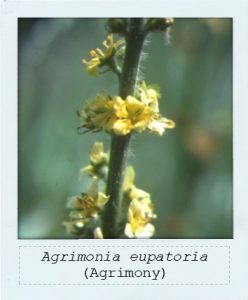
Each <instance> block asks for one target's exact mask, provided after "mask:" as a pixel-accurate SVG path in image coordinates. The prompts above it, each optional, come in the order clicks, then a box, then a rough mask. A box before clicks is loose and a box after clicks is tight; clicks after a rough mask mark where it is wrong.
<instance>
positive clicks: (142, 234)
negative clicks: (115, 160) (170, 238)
mask: <svg viewBox="0 0 248 300" xmlns="http://www.w3.org/2000/svg"><path fill="white" fill-rule="evenodd" d="M134 178H135V173H134V169H133V168H132V167H131V166H129V167H127V168H126V174H125V179H124V184H123V191H124V194H125V195H126V196H127V198H128V199H129V201H130V204H129V207H128V213H127V224H126V226H125V235H126V236H127V237H129V238H150V237H151V236H153V234H154V232H155V228H154V225H153V224H151V223H150V222H151V220H152V219H154V218H156V215H155V214H154V207H153V204H152V201H151V198H150V194H149V193H147V192H145V191H143V190H141V189H138V188H137V187H136V186H135V185H134Z"/></svg>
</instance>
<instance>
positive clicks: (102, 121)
mask: <svg viewBox="0 0 248 300" xmlns="http://www.w3.org/2000/svg"><path fill="white" fill-rule="evenodd" d="M136 94H137V95H136V97H133V96H128V97H127V98H126V99H122V98H121V97H120V96H114V97H111V96H109V95H107V94H106V93H101V94H98V95H97V96H96V98H95V99H94V100H93V101H92V102H91V103H87V104H85V105H84V107H83V109H82V110H81V111H79V112H78V115H79V116H80V117H81V119H82V122H83V125H82V126H83V128H85V129H87V130H104V131H106V132H109V133H111V132H113V133H114V134H116V135H127V134H129V133H131V132H142V131H144V130H146V129H148V130H150V131H151V132H153V133H156V134H158V135H162V134H163V133H164V132H165V129H167V128H174V127H175V122H174V121H172V120H169V119H167V118H165V117H162V116H161V115H160V113H159V106H158V100H159V98H160V94H159V91H158V89H157V88H156V87H153V86H149V85H148V86H147V85H146V83H145V82H144V81H143V82H141V84H140V85H139V87H138V89H137V93H136Z"/></svg>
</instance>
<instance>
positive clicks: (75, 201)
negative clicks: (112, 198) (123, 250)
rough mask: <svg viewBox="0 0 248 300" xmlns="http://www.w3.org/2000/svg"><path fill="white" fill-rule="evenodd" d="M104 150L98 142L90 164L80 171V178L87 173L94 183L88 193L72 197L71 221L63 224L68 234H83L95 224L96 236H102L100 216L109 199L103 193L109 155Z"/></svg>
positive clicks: (94, 146) (91, 152)
mask: <svg viewBox="0 0 248 300" xmlns="http://www.w3.org/2000/svg"><path fill="white" fill-rule="evenodd" d="M103 150H104V149H103V144H102V143H98V142H96V143H95V144H94V145H93V147H92V148H91V150H90V164H89V165H88V166H86V167H84V168H82V169H80V171H79V177H81V175H82V174H83V173H86V174H87V175H89V176H90V177H91V179H92V181H91V184H90V187H89V188H88V190H87V192H86V193H82V194H81V195H78V196H73V197H70V198H69V199H68V201H67V205H66V207H67V208H68V209H70V210H71V211H70V214H69V219H70V220H69V221H67V222H64V223H63V224H64V225H65V227H66V229H67V232H68V233H71V234H75V235H80V234H83V233H84V232H85V228H86V227H87V226H88V225H90V226H92V223H95V226H94V230H93V232H94V236H96V237H98V238H100V237H101V236H102V233H101V229H100V227H99V224H98V223H99V215H100V213H101V212H102V210H103V208H104V206H105V204H106V203H107V202H108V198H109V197H108V196H106V195H105V194H104V193H103V192H102V191H101V182H100V179H104V178H105V176H106V173H107V164H108V154H107V153H105V152H104V151H103ZM93 225H94V224H93Z"/></svg>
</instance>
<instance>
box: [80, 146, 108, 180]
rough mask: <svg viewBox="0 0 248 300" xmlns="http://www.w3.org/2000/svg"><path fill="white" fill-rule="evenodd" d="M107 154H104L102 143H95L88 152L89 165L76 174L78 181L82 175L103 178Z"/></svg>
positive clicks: (105, 170)
mask: <svg viewBox="0 0 248 300" xmlns="http://www.w3.org/2000/svg"><path fill="white" fill-rule="evenodd" d="M108 160H109V155H108V153H106V152H104V148H103V143H99V142H95V143H94V145H93V147H92V148H91V150H90V164H89V165H88V166H86V167H83V168H81V169H80V170H79V172H78V179H80V178H81V177H82V175H83V174H84V173H86V174H88V175H89V176H91V177H97V178H99V177H104V176H105V175H106V173H107V164H108Z"/></svg>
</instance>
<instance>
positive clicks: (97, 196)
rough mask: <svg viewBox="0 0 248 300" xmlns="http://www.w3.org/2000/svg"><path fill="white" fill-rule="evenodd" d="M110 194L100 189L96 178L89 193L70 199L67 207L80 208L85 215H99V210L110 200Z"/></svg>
mask: <svg viewBox="0 0 248 300" xmlns="http://www.w3.org/2000/svg"><path fill="white" fill-rule="evenodd" d="M108 198H109V197H108V196H106V195H105V194H104V193H102V192H99V191H98V182H97V180H94V181H93V182H92V185H91V186H90V188H89V190H88V191H87V193H82V194H81V195H80V196H73V197H70V198H69V199H68V202H67V208H69V209H74V210H79V212H80V213H81V215H82V216H84V217H86V218H87V217H97V214H98V212H99V211H100V210H101V209H102V208H103V206H104V205H105V204H106V203H107V202H108Z"/></svg>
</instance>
